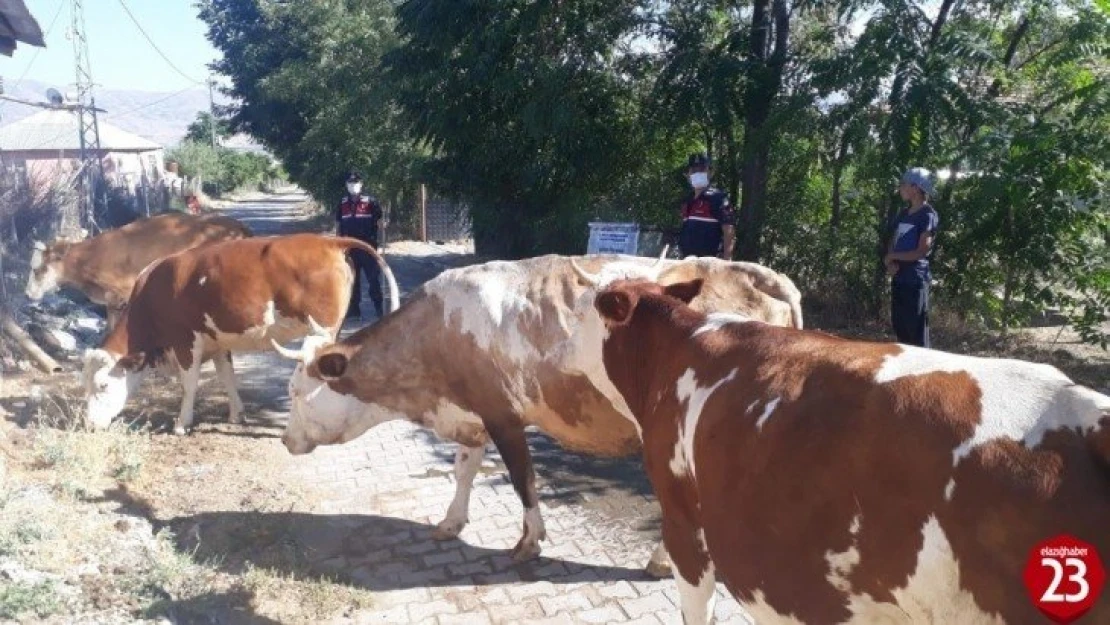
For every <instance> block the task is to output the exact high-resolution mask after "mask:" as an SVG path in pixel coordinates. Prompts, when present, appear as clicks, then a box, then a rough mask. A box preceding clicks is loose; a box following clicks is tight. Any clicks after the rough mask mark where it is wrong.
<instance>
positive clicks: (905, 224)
mask: <svg viewBox="0 0 1110 625" xmlns="http://www.w3.org/2000/svg"><path fill="white" fill-rule="evenodd" d="M898 193H899V195H900V196H901V197H902V199H903V200H905V201H906V202H909V204H910V205H909V207H907V208H905V209H902V210H901V211H899V213H898V214H897V215H896V216H895V217H894V220H893V221H892V222H891V224H890V230H891V233H890V235H891V238H890V246H889V248H888V252H887V254H886V257H885V258H884V259H883V261H884V262H885V264H886V269H887V273H888V274H889V275H890V276H891V280H890V321H891V325H892V326H894V333H895V335H896V336H897V337H898V342H899V343H905V344H907V345H917V346H919V347H929V346H930V343H929V285H930V283H931V282H932V280H933V274H932V270H931V269H930V267H929V257H930V256H931V255H932V252H933V241H934V239H935V238H936V234H937V226H938V225H939V223H940V217H939V216H938V215H937V211H936V210H935V209H934V208H933V207H932V206H931V205H930V204H929V198H930V197H931V196H932V195H933V183H932V181H931V180H930V179H929V172H928V170H926V169H923V168H920V167H916V168H913V169H910V170H908V171H907V172H906V173H905V174H904V175H903V176H902V180H901V183H900V184H899V185H898Z"/></svg>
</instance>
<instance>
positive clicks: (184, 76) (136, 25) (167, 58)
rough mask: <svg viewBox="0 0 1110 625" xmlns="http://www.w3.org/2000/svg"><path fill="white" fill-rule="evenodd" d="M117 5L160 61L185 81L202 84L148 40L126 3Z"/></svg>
mask: <svg viewBox="0 0 1110 625" xmlns="http://www.w3.org/2000/svg"><path fill="white" fill-rule="evenodd" d="M119 4H120V6H121V7H123V11H124V12H125V13H127V17H129V18H131V22H132V23H134V24H135V27H136V28H138V29H139V32H140V33H142V34H143V37H145V38H146V40H147V43H149V44H150V47H152V48H154V51H155V52H157V53H158V56H161V57H162V60H164V61H165V62H166V63H167V64H168V65H169V66H170V67H172V68H173V70H174V71H175V72H177V73H178V74H181V76H182V77H183V78H185V80H188V81H190V82H193V83H196V84H198V85H203V84H204V83H203V82H201V81H199V80H196V79H194V78H193V77H191V76H189V75H188V74H186V73H185V72H183V71H181V69H179V68H178V67H177V66H176V65H174V64H173V61H171V60H170V59H169V57H167V56H166V55H165V54H163V53H162V50H160V49H159V48H158V46H157V44H155V43H154V40H153V39H151V38H150V35H148V34H146V30H145V29H144V28H143V25H142V24H140V23H139V20H137V19H135V16H134V15H133V14H132V13H131V9H129V8H127V3H126V2H124V0H119Z"/></svg>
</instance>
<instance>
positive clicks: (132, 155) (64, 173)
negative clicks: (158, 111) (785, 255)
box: [0, 109, 166, 194]
mask: <svg viewBox="0 0 1110 625" xmlns="http://www.w3.org/2000/svg"><path fill="white" fill-rule="evenodd" d="M99 126H100V153H101V163H102V164H103V166H104V177H105V179H106V181H107V183H108V184H109V185H110V186H112V187H115V188H123V189H127V190H128V192H129V193H132V194H133V193H135V192H136V191H139V190H141V189H143V188H146V187H150V186H159V184H160V183H161V181H162V180H164V179H165V177H166V171H165V164H164V162H165V158H164V149H163V147H162V146H161V145H159V144H157V143H155V142H153V141H150V140H149V139H144V138H143V137H140V136H139V135H136V134H133V133H130V132H127V131H126V130H122V129H120V128H117V127H115V126H113V125H111V124H108V123H105V122H103V121H101V122H99ZM77 129H78V119H77V113H76V112H74V111H72V110H63V109H48V110H44V111H40V112H38V113H35V114H34V115H31V116H30V117H26V118H24V119H21V120H19V121H17V122H13V123H11V124H8V125H6V126H0V166H2V167H4V168H5V169H8V170H12V169H14V170H17V171H22V172H24V173H25V174H26V177H27V179H28V181H29V182H30V183H31V184H32V185H34V186H36V187H39V188H42V187H43V186H44V185H49V184H51V183H53V182H55V181H57V180H59V179H61V178H74V177H75V174H76V173H77V170H78V168H79V167H80V164H81V161H80V155H81V146H80V139H79V135H78V130H77ZM98 173H99V172H98Z"/></svg>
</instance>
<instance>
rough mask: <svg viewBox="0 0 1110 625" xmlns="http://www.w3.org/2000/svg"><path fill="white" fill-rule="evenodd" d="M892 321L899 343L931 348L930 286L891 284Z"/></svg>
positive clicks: (912, 283) (910, 283)
mask: <svg viewBox="0 0 1110 625" xmlns="http://www.w3.org/2000/svg"><path fill="white" fill-rule="evenodd" d="M890 321H891V324H892V325H893V326H894V334H895V335H897V337H898V342H899V343H905V344H907V345H917V346H919V347H929V346H930V345H929V284H928V283H927V282H920V283H914V282H909V283H899V282H891V284H890Z"/></svg>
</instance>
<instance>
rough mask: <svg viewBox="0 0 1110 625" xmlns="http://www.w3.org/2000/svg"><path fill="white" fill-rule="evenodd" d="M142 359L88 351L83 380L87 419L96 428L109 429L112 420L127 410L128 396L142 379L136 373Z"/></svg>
mask: <svg viewBox="0 0 1110 625" xmlns="http://www.w3.org/2000/svg"><path fill="white" fill-rule="evenodd" d="M138 359H139V357H133V356H129V357H125V358H121V357H120V356H118V355H117V354H113V353H111V352H108V351H106V350H103V349H90V350H88V351H86V352H85V359H84V360H85V364H84V369H83V370H82V374H81V382H82V387H83V388H84V390H85V406H86V412H85V414H86V420H87V422H88V424H89V425H91V426H92V428H93V429H96V430H103V429H105V428H107V427H108V426H109V425H110V424H111V423H112V419H114V418H115V417H116V416H117V415H119V413H120V412H123V407H124V406H125V405H126V404H127V398H128V397H129V396H130V395H131V393H132V391H134V390H135V387H136V385H137V384H138V382H139V377H138V375H137V374H136V373H135V369H136V366H135V361H136V360H138Z"/></svg>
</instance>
